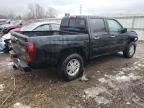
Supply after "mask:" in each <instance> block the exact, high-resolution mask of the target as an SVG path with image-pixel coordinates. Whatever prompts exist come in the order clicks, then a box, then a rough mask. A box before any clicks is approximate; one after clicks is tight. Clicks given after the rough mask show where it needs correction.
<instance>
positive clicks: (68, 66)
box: [58, 53, 83, 81]
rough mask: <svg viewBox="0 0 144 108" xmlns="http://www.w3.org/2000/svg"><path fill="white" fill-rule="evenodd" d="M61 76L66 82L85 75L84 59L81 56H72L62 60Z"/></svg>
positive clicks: (60, 65) (60, 66)
mask: <svg viewBox="0 0 144 108" xmlns="http://www.w3.org/2000/svg"><path fill="white" fill-rule="evenodd" d="M58 67H59V70H58V71H59V75H60V76H62V77H63V79H64V80H69V81H70V80H73V79H76V78H77V77H79V76H80V75H82V73H83V59H82V57H81V56H80V55H79V54H76V53H75V54H70V55H68V56H66V57H63V58H62V59H61V62H60V64H59V66H58Z"/></svg>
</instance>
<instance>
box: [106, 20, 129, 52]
mask: <svg viewBox="0 0 144 108" xmlns="http://www.w3.org/2000/svg"><path fill="white" fill-rule="evenodd" d="M107 24H108V28H109V32H110V38H111V40H112V41H111V44H112V46H111V50H112V51H117V50H121V49H123V48H124V46H125V45H126V43H127V40H128V39H127V38H128V37H127V36H126V33H122V32H120V31H121V30H122V29H123V27H122V25H121V24H120V23H119V22H118V21H117V20H115V19H108V20H107Z"/></svg>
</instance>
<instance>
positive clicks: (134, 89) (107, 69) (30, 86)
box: [0, 43, 144, 108]
mask: <svg viewBox="0 0 144 108" xmlns="http://www.w3.org/2000/svg"><path fill="white" fill-rule="evenodd" d="M85 76H86V78H88V81H86V79H84V80H80V79H77V80H74V81H70V82H64V81H61V80H60V79H59V78H58V76H57V74H56V72H55V69H48V70H37V71H33V72H30V73H24V72H19V71H14V70H13V69H12V63H11V61H10V58H9V55H8V54H4V53H1V54H0V107H1V108H144V43H139V44H138V47H137V52H136V54H135V56H134V57H133V58H131V59H126V58H124V57H123V56H122V55H121V54H120V53H119V54H114V55H110V56H105V57H100V58H97V59H95V60H93V61H90V62H89V63H87V64H86V66H85Z"/></svg>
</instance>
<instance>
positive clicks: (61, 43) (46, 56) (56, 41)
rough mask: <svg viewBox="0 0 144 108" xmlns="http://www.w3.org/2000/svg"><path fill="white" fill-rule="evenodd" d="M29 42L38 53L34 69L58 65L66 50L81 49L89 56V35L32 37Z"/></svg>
mask: <svg viewBox="0 0 144 108" xmlns="http://www.w3.org/2000/svg"><path fill="white" fill-rule="evenodd" d="M29 41H33V42H34V43H35V45H36V53H35V56H34V59H33V62H32V64H31V65H32V67H34V68H36V67H38V68H39V67H46V66H48V65H49V64H51V65H55V64H57V62H58V60H59V57H60V55H61V53H63V50H65V49H71V48H79V47H80V48H82V49H83V50H84V51H85V53H86V55H88V54H89V35H88V34H79V35H53V36H40V37H31V38H30V40H29Z"/></svg>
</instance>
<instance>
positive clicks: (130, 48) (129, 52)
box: [123, 42, 136, 58]
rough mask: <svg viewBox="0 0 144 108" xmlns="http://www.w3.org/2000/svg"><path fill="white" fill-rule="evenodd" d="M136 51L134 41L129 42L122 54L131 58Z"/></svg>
mask: <svg viewBox="0 0 144 108" xmlns="http://www.w3.org/2000/svg"><path fill="white" fill-rule="evenodd" d="M135 51H136V43H135V42H131V43H130V44H129V45H128V46H127V48H126V49H125V50H124V51H123V55H124V57H126V58H132V57H133V56H134V54H135Z"/></svg>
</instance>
